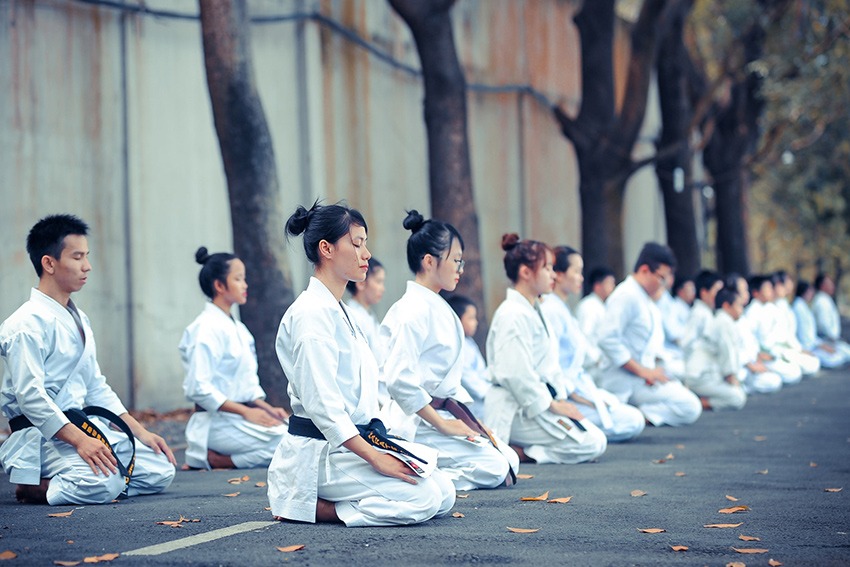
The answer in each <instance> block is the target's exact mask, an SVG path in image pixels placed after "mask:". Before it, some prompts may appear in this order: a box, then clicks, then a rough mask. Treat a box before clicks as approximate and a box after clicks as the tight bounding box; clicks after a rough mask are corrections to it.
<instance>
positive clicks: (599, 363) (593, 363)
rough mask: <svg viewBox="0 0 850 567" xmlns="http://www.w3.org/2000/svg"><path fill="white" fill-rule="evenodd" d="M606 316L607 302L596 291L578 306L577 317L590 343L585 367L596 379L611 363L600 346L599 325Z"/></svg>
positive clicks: (582, 331) (585, 358)
mask: <svg viewBox="0 0 850 567" xmlns="http://www.w3.org/2000/svg"><path fill="white" fill-rule="evenodd" d="M604 317H605V303H604V302H603V301H602V300H601V299H600V298H599V296H598V295H596V294H595V293H590V294H588V295H586V296H585V297H584V298H583V299H582V300H581V301H579V302H578V305H577V306H576V317H575V318H576V320H577V321H578V324H579V329H580V330H581V334H582V335H583V336H584V338H585V339H587V345H588V346H587V353H586V355H585V357H584V367H585V369H586V370H587V371H588V372H589V373H590V375H591V376H592V377H593V379H594V380H596V379H597V378H598V376H599V374H601V373H602V372H604V371H605V369H606V368H608V367H609V366H610V365H611V361H610V360H608V359H607V358H606V357H605V355H604V353H603V352H602V350H600V348H599V327H600V325H602V319H603V318H604Z"/></svg>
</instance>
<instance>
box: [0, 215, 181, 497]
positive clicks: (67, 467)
mask: <svg viewBox="0 0 850 567" xmlns="http://www.w3.org/2000/svg"><path fill="white" fill-rule="evenodd" d="M87 233H88V226H87V225H86V223H84V222H83V221H81V220H80V219H78V218H77V217H75V216H72V215H54V216H49V217H45V218H44V219H42V220H40V221H39V222H38V223H36V225H35V226H33V228H32V229H31V230H30V233H29V236H28V237H27V252H28V253H29V256H30V260H31V261H32V263H33V266H34V267H35V271H36V274H37V275H38V277H39V282H38V287H36V288H34V289H33V290H32V292H31V294H30V299H29V301H27V302H26V303H24V304H23V305H22V306H21V307H20V308H18V310H17V311H15V313H13V314H12V316H11V317H9V318H8V319H6V321H4V322H3V324H2V326H0V356H2V357H3V361H4V363H5V371H4V374H3V382H2V387H0V403H2V410H3V413H4V414H5V415H6V417H7V418H8V419H9V423H10V426H11V428H12V434H11V436H10V437H9V438H8V439H7V440H6V441H5V442H4V443H3V445H0V464H2V466H3V469H4V470H5V471H6V473H7V474H9V475H10V479H11V481H12V482H13V483H15V484H17V485H18V489H17V492H16V497H17V498H18V500H20V501H21V502H33V503H37V502H41V503H43V502H47V503H48V504H51V505H59V504H103V503H107V502H111V501H112V500H114V499H115V498H117V497H118V496H119V495H120V494H122V493H124V494H126V495H127V496H134V495H137V494H152V493H156V492H160V491H162V490H164V489H165V488H167V487H168V486H169V485H170V484H171V481H172V480H173V479H174V472H175V468H174V465H175V464H176V461H175V460H174V455H173V454H172V452H171V449H169V448H168V445H167V444H166V442H165V440H164V439H163V438H162V437H160V436H159V435H156V434H154V433H151V432H150V431H148V430H147V429H145V427H143V426H142V425H141V424H140V423H139V422H138V421H136V420H135V419H134V418H133V417H132V416H131V415H130V414H129V413H127V410H126V408H125V407H124V405H123V404H122V403H121V401H120V400H119V399H118V396H117V395H116V394H115V392H114V391H113V390H112V388H111V387H110V386H109V384H107V383H106V378H105V377H104V376H103V374H102V373H101V371H100V367H99V366H98V363H97V358H96V352H95V342H94V335H93V334H92V330H91V326H90V324H89V319H88V317H86V315H85V313H83V312H82V311H81V310H80V309H78V308H77V306H76V305H74V302H73V301H71V294H72V293H73V292H76V291H79V290H80V289H81V288H82V287H83V286H84V285H85V283H86V280H87V278H88V274H89V272H90V271H91V264H90V263H89V259H88V254H89V248H88V242H87V240H86V234H87ZM85 406H97V407H99V408H101V409H106V410H108V411H109V412H112V413H113V414H116V415H117V416H118V417H119V418H120V419H121V420H123V422H124V423H125V424H126V426H127V427H128V428H129V431H131V432H132V433H133V436H134V437H135V439H136V440H137V441H139V442H138V443H136V442H135V441H133V440H131V439H130V438H129V437H128V436H127V435H126V434H124V433H122V432H120V431H114V430H112V429H110V427H109V425H108V423H107V422H105V421H101V420H100V419H99V418H96V417H95V418H92V417H91V416H89V417H88V418H86V420H85V421H84V422H81V424H85V425H86V426H87V428H88V429H89V430H90V431H91V428H90V425H89V424H92V425H95V426H96V428H98V429H99V430H100V432H102V434H103V435H104V436H105V437H106V441H108V444H107V443H105V442H104V441H103V440H99V439H97V438H96V437H95V436H93V434H92V433H86V432H84V431H83V429H82V425H80V426H79V427H78V425H74V423H72V422H71V420H70V419H69V416H73V414H74V412H73V410H78V409H81V408H83V407H85ZM86 409H87V410H88V409H89V408H86ZM69 410H71V411H69ZM87 413H89V414H91V412H87ZM76 415H80V414H78V413H77V414H76ZM94 435H97V434H96V433H95V434H94ZM134 445H135V465H133V464H132V463H131V460H132V456H133V447H134ZM119 463H123V465H124V467H126V468H128V469H130V471H129V474H126V476H125V471H124V470H121V474H119V467H118V465H119Z"/></svg>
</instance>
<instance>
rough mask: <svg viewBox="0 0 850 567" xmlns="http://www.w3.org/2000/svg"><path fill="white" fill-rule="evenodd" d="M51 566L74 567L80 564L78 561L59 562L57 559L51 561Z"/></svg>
mask: <svg viewBox="0 0 850 567" xmlns="http://www.w3.org/2000/svg"><path fill="white" fill-rule="evenodd" d="M53 564H54V565H60V566H61V567H74V566H75V565H79V564H80V562H79V561H59V560H58V559H55V560H54V561H53Z"/></svg>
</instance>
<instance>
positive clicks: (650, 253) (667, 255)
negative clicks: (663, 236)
mask: <svg viewBox="0 0 850 567" xmlns="http://www.w3.org/2000/svg"><path fill="white" fill-rule="evenodd" d="M662 265H666V266H670V269H671V270H675V269H676V255H675V254H673V251H672V250H671V249H670V247H669V246H667V245H665V244H658V243H657V242H647V243H646V244H644V245H643V248H642V249H641V251H640V254H638V259H637V261H636V262H635V270H634V271H635V272H637V271H638V270H639V269H640V267H641V266H647V267H648V268H649V269H650V271H653V272H654V271H655V270H657V269H658V268H659V267H660V266H662Z"/></svg>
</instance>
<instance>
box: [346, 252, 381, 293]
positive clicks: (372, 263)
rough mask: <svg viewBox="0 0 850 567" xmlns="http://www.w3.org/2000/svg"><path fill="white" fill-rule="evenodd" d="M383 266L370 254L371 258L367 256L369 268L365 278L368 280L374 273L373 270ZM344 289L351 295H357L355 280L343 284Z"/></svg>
mask: <svg viewBox="0 0 850 567" xmlns="http://www.w3.org/2000/svg"><path fill="white" fill-rule="evenodd" d="M383 268H384V265H383V264H381V263H380V262H379V261H378V259H377V258H375V257H374V256H372V257H371V258H369V270H368V271H367V272H366V279H367V280H368V279H369V278H370V277H372V274H373V273H375V270H382V269H383ZM364 281H365V280H364ZM345 289H347V290H348V293H350V294H351V295H352V296H354V295H357V282H352V281H349V282H348V283H347V284H345Z"/></svg>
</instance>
